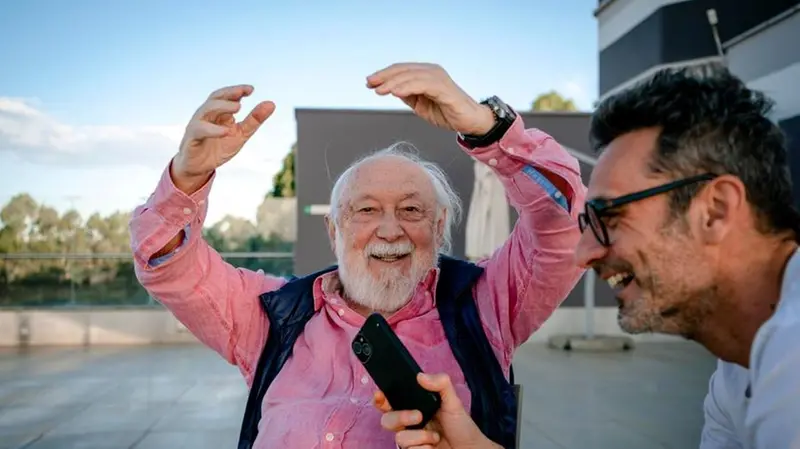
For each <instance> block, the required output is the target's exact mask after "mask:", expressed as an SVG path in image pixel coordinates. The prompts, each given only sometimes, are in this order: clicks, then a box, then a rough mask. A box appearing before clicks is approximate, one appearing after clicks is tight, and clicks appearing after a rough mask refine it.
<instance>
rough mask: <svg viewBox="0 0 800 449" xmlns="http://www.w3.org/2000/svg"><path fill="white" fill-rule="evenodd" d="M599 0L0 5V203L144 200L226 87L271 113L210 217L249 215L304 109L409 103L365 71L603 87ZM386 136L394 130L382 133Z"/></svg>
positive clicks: (225, 172) (520, 92) (528, 86)
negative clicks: (380, 88) (433, 66)
mask: <svg viewBox="0 0 800 449" xmlns="http://www.w3.org/2000/svg"><path fill="white" fill-rule="evenodd" d="M596 4H597V2H596V0H539V1H532V0H527V1H495V2H489V1H482V2H479V1H473V0H461V1H451V0H437V1H422V0H405V1H403V2H393V1H392V2H390V1H383V2H380V1H371V2H367V1H364V0H349V1H345V2H325V1H318V0H306V1H303V2H294V3H292V4H290V2H268V1H263V0H261V1H249V0H248V1H238V2H232V3H229V2H220V1H218V0H215V1H207V0H192V1H188V0H187V1H185V2H184V1H177V0H170V1H164V0H161V1H155V0H138V1H132V0H118V1H107V0H104V1H101V0H72V1H69V2H62V1H55V0H49V1H48V0H28V1H25V2H2V3H0V42H3V43H4V45H2V46H0V61H2V69H0V167H2V176H0V203H3V204H4V203H5V202H7V201H8V199H9V198H10V197H11V196H13V195H14V194H16V193H19V192H29V193H31V194H32V195H33V196H34V198H36V199H37V200H39V201H42V202H44V203H46V204H48V205H51V206H54V207H56V208H58V209H59V210H64V209H66V208H68V207H69V206H70V204H74V205H75V207H76V208H78V210H79V211H80V212H81V213H82V214H84V216H86V215H88V213H90V212H92V211H100V212H102V213H104V214H106V213H110V212H112V211H114V210H120V209H121V210H127V209H131V208H133V207H134V206H135V205H136V204H138V203H139V202H140V201H141V200H142V198H144V197H147V196H148V195H149V194H150V192H151V191H152V189H153V188H154V187H155V183H156V182H157V180H158V177H159V176H160V174H161V171H162V170H163V168H164V167H165V166H166V164H167V163H168V161H169V159H170V157H171V156H172V155H173V154H174V152H175V151H176V149H177V144H178V141H179V140H180V137H181V134H182V128H183V127H184V126H185V124H186V121H187V120H188V119H189V117H190V116H191V114H192V113H193V112H194V110H195V109H196V108H197V107H198V106H199V105H200V104H201V103H202V102H203V101H204V100H205V98H206V97H207V96H208V94H209V93H210V92H211V91H213V90H215V89H216V88H218V87H222V86H226V85H231V84H238V83H249V84H252V85H254V86H255V92H254V94H253V96H252V98H250V99H248V100H246V101H245V103H244V109H249V108H250V107H252V106H253V105H254V104H255V102H256V101H260V100H265V99H269V100H273V101H274V102H275V103H276V104H277V111H276V113H275V115H274V116H273V117H272V118H271V119H270V120H269V122H268V123H267V124H265V125H264V126H263V127H262V129H261V130H260V131H259V133H258V134H257V135H256V136H255V137H254V138H253V139H252V140H251V142H249V143H248V144H247V146H246V147H245V148H244V149H243V150H242V152H241V153H240V154H239V155H238V156H237V157H236V158H235V159H234V160H233V161H231V162H230V163H229V165H226V166H225V167H223V168H222V169H221V170H220V172H219V174H218V177H217V181H216V183H215V186H214V190H213V191H212V196H211V199H210V210H209V218H208V220H209V221H208V224H211V223H213V222H214V221H216V220H218V219H219V218H221V217H222V216H224V215H225V214H233V215H237V216H242V217H245V218H248V219H254V217H255V211H256V207H257V205H258V204H259V203H260V201H261V199H262V198H263V196H264V194H265V193H266V192H267V190H268V189H269V186H270V183H271V178H272V175H273V174H274V172H275V171H277V170H278V168H279V167H280V160H281V158H282V157H283V156H284V155H285V153H286V152H287V151H288V149H289V147H290V145H291V144H292V142H294V140H295V121H294V108H295V107H320V108H329V107H333V108H337V107H347V108H380V109H387V108H389V109H401V108H405V106H404V105H403V104H402V103H401V102H400V101H399V100H397V99H394V98H382V97H378V96H376V95H375V94H374V93H373V92H371V91H369V90H368V89H367V88H366V87H365V77H366V76H367V75H369V74H370V73H372V72H374V71H375V70H378V69H380V68H382V67H384V66H386V65H389V64H391V63H394V62H401V61H424V62H435V63H438V64H440V65H442V66H443V67H444V68H445V69H446V70H448V72H449V73H450V74H451V76H452V77H453V78H454V79H455V81H456V82H457V83H459V84H460V85H461V86H462V87H463V88H464V89H465V90H466V91H467V92H469V93H470V94H471V95H472V96H474V97H476V98H477V97H485V96H488V95H493V94H496V95H499V96H500V97H501V98H503V99H504V100H505V101H506V102H508V103H509V104H511V105H512V106H515V107H517V108H528V107H529V106H530V102H531V101H532V100H533V98H535V97H536V96H537V95H538V94H539V93H542V92H545V91H547V90H550V89H556V90H559V91H560V92H562V93H563V94H565V95H566V96H569V97H572V98H573V99H574V100H575V101H576V102H577V104H578V105H579V106H580V107H581V108H583V109H589V108H591V103H592V101H594V99H595V98H596V96H597V25H596V23H595V20H594V17H593V16H592V10H593V8H594V7H595V6H596ZM388 143H390V142H387V144H388Z"/></svg>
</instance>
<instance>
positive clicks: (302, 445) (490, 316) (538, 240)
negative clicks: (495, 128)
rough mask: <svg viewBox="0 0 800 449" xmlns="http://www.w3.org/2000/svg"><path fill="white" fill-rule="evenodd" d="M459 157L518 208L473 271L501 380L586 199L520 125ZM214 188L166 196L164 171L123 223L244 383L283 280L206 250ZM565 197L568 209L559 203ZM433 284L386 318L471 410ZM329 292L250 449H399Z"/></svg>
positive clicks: (330, 280) (562, 279)
mask: <svg viewBox="0 0 800 449" xmlns="http://www.w3.org/2000/svg"><path fill="white" fill-rule="evenodd" d="M463 149H464V151H466V152H467V153H468V154H470V155H471V156H473V157H474V158H476V159H477V160H479V161H481V162H483V163H486V164H488V165H489V166H491V167H492V168H493V169H494V170H495V171H496V173H497V174H498V175H499V177H500V179H501V181H502V183H503V185H504V186H505V188H506V191H507V194H508V198H509V201H510V203H511V204H512V206H513V207H515V208H516V209H517V211H518V212H519V221H518V222H517V225H516V226H515V228H514V230H513V232H512V234H511V236H510V237H509V239H508V241H507V242H506V243H505V244H504V245H503V246H502V247H501V248H500V249H499V250H498V251H497V252H496V253H495V254H494V255H493V256H492V257H491V258H490V259H487V260H484V261H481V262H480V263H479V264H480V265H481V266H483V267H484V269H485V271H484V274H483V275H482V276H481V277H480V279H479V280H478V282H477V283H476V284H475V286H474V287H473V289H474V290H473V294H474V296H475V298H476V301H477V303H478V309H479V312H480V315H481V318H482V321H483V326H484V329H485V331H486V335H487V337H488V338H489V341H490V342H491V344H492V347H493V349H494V351H495V353H496V355H497V357H498V360H499V361H500V365H501V366H502V367H503V370H504V371H505V372H506V374H508V368H509V365H510V364H511V359H512V356H513V353H514V350H515V349H516V348H517V347H518V346H519V345H520V344H522V343H524V342H525V341H526V340H527V339H528V337H530V336H531V334H532V333H533V332H534V331H535V330H536V329H538V328H539V327H540V326H541V325H542V323H543V322H544V321H545V320H547V319H548V318H549V317H550V315H551V314H552V313H553V311H554V310H555V309H556V308H557V307H558V306H559V305H560V304H561V302H562V301H563V300H564V299H565V298H566V296H567V294H568V293H569V292H570V291H571V290H572V289H573V287H574V286H575V284H576V283H577V281H578V280H579V278H580V276H581V274H582V270H581V269H579V268H578V267H577V266H576V265H575V263H574V261H573V249H574V247H575V246H576V245H577V242H578V238H579V231H578V228H577V219H576V216H577V213H578V209H579V207H576V205H581V204H582V203H583V200H584V196H585V193H586V191H585V187H584V186H583V184H582V183H581V178H580V174H579V167H578V162H577V161H576V160H575V159H574V158H573V157H572V156H570V155H569V154H568V153H567V152H566V151H564V150H563V149H562V148H561V146H560V145H559V144H558V143H556V142H555V141H554V140H553V139H552V138H551V137H550V136H548V135H547V134H545V133H543V132H541V131H539V130H535V129H529V130H525V128H524V124H523V123H522V119H521V118H519V117H518V118H517V121H516V123H515V124H514V125H513V126H512V128H511V129H510V130H509V131H508V132H507V133H506V135H505V136H504V137H503V139H502V140H501V141H500V142H498V143H497V144H494V145H492V146H490V147H486V148H478V149H474V150H469V149H467V148H463ZM542 174H545V175H546V177H547V178H548V179H553V180H554V181H555V182H554V184H555V185H559V186H561V190H560V191H559V190H555V189H552V187H553V186H552V185H549V187H550V191H549V192H548V188H547V187H548V183H547V181H544V183H543V182H542V181H543V178H542ZM213 179H214V178H213V177H212V179H211V180H210V181H209V182H208V183H207V185H205V186H204V187H203V188H202V189H200V190H199V191H197V192H196V193H194V194H193V195H191V196H187V195H185V194H184V193H182V192H180V191H179V190H177V189H176V188H175V186H174V185H173V183H172V181H171V179H170V175H169V169H167V170H165V171H164V174H163V176H162V178H161V181H160V182H159V184H158V186H157V187H156V191H155V193H154V194H153V195H152V196H151V197H150V198H149V200H148V201H147V203H146V204H144V205H143V206H140V207H138V208H137V209H136V211H135V213H134V216H133V218H132V220H131V223H130V230H131V244H132V248H133V252H134V258H135V267H136V274H137V276H138V278H139V281H140V282H141V283H142V285H143V286H144V287H145V288H146V289H147V291H148V292H149V293H150V294H151V295H152V296H153V297H154V298H156V299H158V300H159V301H160V302H161V303H162V304H163V305H164V306H165V307H167V308H168V309H169V310H170V311H171V312H172V313H173V314H174V315H175V316H176V317H177V319H178V320H180V321H181V322H182V323H183V324H185V325H186V327H187V328H188V329H189V330H190V331H191V332H192V333H193V334H194V335H195V336H196V337H197V338H198V339H199V340H200V341H202V342H203V343H204V344H206V345H207V346H209V347H210V348H211V349H213V350H214V351H216V352H217V353H219V354H220V355H221V356H222V357H224V358H225V360H227V361H228V362H230V363H232V364H234V365H236V366H237V367H238V368H239V370H240V371H241V373H242V375H243V376H244V378H245V381H246V382H247V385H248V386H250V385H251V383H252V377H253V373H254V370H255V366H256V363H257V361H258V358H259V355H260V354H261V350H262V348H263V347H264V343H265V340H266V338H267V333H268V329H269V322H268V320H267V317H266V315H265V314H264V312H263V311H262V310H261V307H260V304H259V300H258V296H259V295H260V294H262V293H264V292H267V291H272V290H275V289H277V288H279V287H281V286H282V285H283V284H284V283H285V280H284V279H282V278H278V277H275V276H270V275H269V274H265V273H262V272H253V271H249V270H244V269H238V268H236V267H233V266H231V265H229V264H228V263H226V262H225V261H224V260H223V259H222V258H221V257H220V256H219V255H218V254H217V253H216V252H215V251H214V250H213V249H211V248H210V247H209V246H208V245H207V244H206V242H205V241H203V240H202V238H201V235H202V232H201V228H202V225H203V221H204V219H205V215H206V209H207V204H208V203H207V198H208V193H209V189H210V188H211V185H212V183H213ZM564 196H565V197H566V199H567V200H568V202H567V203H565V204H567V208H565V207H564V206H562V205H560V204H559V201H561V202H563V200H564V198H563V197H564ZM186 226H188V227H189V230H190V232H189V241H188V242H185V243H184V245H183V246H182V247H181V249H180V250H179V251H178V252H177V253H175V254H174V255H173V256H172V257H171V258H170V259H169V260H167V261H166V262H164V263H162V264H159V265H157V266H154V265H153V264H151V263H150V261H151V259H152V257H153V255H154V254H155V253H156V252H157V251H158V250H160V249H161V248H162V247H164V245H166V244H167V243H168V242H169V241H170V240H171V239H172V238H173V237H174V236H175V235H177V234H178V233H179V232H180V230H181V229H184V227H186ZM437 278H438V270H433V271H432V272H431V273H430V274H429V275H428V276H427V278H426V279H425V280H424V281H423V282H422V283H421V284H420V285H419V287H418V288H417V290H416V293H415V294H414V296H413V298H412V300H411V301H410V302H409V303H408V304H407V305H406V306H405V307H403V308H402V309H401V310H399V311H398V312H396V313H395V314H394V315H392V316H391V317H389V318H388V321H389V323H390V324H391V326H392V328H393V329H394V330H395V332H396V333H397V334H398V336H399V337H400V339H401V340H402V341H403V343H405V345H406V346H407V347H408V349H409V351H410V352H411V354H412V355H413V356H414V357H415V358H416V360H417V361H418V362H419V364H420V366H421V367H422V369H423V370H424V371H426V372H434V373H436V372H446V373H448V374H449V375H450V376H451V378H452V379H453V383H454V384H455V387H456V389H457V391H458V394H459V396H460V397H461V400H462V401H463V402H464V404H465V406H466V407H469V405H470V399H471V397H470V392H469V389H468V387H467V385H466V382H465V379H464V375H463V373H462V372H461V370H460V368H459V366H458V362H457V361H456V360H455V358H454V357H453V354H452V352H451V351H450V347H449V344H448V342H447V338H446V337H445V334H444V330H443V329H442V327H441V324H440V322H439V316H438V313H437V309H436V306H435V304H436V297H435V291H436V288H435V287H436V281H437ZM337 285H338V280H337V276H336V272H332V273H328V274H326V275H323V276H320V277H319V278H318V279H317V280H316V282H315V284H314V296H315V298H316V308H317V314H316V315H315V316H314V317H313V318H311V320H310V321H309V322H308V325H307V326H306V328H305V332H304V333H303V334H302V335H301V336H300V338H299V339H298V340H297V343H296V344H295V347H294V352H293V356H292V357H291V358H290V359H289V360H288V361H287V363H286V365H285V366H284V368H283V370H282V371H281V372H280V374H279V375H278V377H277V378H276V379H275V382H274V383H273V384H272V386H271V387H270V389H269V390H268V391H267V394H266V397H265V399H264V402H263V404H262V418H261V422H260V425H259V434H258V439H257V440H256V443H255V448H256V449H267V448H286V449H291V448H298V449H308V448H316V447H320V448H322V447H324V448H353V449H355V448H365V447H370V448H395V447H396V445H395V444H394V435H393V434H392V433H390V432H387V431H385V430H383V429H382V428H381V426H380V413H379V412H378V411H377V410H375V409H374V408H373V406H372V396H373V393H374V392H375V390H376V386H375V385H374V383H373V382H372V379H371V378H370V377H369V376H368V375H367V373H366V371H365V370H364V368H363V367H362V366H361V364H360V363H359V361H358V360H357V359H356V357H355V356H354V355H353V353H352V352H351V349H350V342H351V340H352V338H353V337H354V336H355V334H356V332H357V331H358V329H359V327H360V326H361V324H362V323H363V322H364V317H362V316H361V315H359V314H357V313H355V312H354V311H352V310H350V309H349V308H348V307H347V305H346V304H345V302H344V301H343V300H342V298H341V297H340V296H339V293H338V292H337Z"/></svg>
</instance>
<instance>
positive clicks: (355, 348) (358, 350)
mask: <svg viewBox="0 0 800 449" xmlns="http://www.w3.org/2000/svg"><path fill="white" fill-rule="evenodd" d="M361 351H362V347H361V343H360V342H357V341H355V342H353V352H355V353H356V355H361Z"/></svg>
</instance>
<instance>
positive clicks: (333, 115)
mask: <svg viewBox="0 0 800 449" xmlns="http://www.w3.org/2000/svg"><path fill="white" fill-rule="evenodd" d="M295 115H296V120H297V135H298V148H297V156H296V157H297V159H296V163H297V200H298V204H297V210H298V216H297V232H298V239H297V242H296V245H295V272H296V273H297V274H298V275H302V274H308V273H312V272H314V271H316V270H319V269H322V268H324V267H326V266H328V265H330V264H333V263H334V262H335V257H334V255H333V252H332V251H331V249H330V244H329V241H328V236H327V234H326V232H325V227H324V219H323V216H322V215H307V214H305V213H304V212H303V211H304V209H305V208H306V207H307V206H309V205H315V204H324V205H327V204H328V203H329V200H330V191H331V187H332V186H333V183H334V182H335V180H336V178H337V177H338V176H339V174H340V173H342V172H343V171H344V170H345V169H346V167H347V166H349V165H350V163H351V162H352V161H354V160H356V159H358V158H359V157H362V156H363V155H366V154H368V153H369V152H372V151H376V150H379V149H381V148H385V147H387V146H389V145H391V144H392V143H395V142H398V141H407V142H410V143H412V144H413V145H415V146H416V148H417V149H418V150H419V152H420V155H421V156H422V157H423V158H425V159H428V160H431V161H434V162H436V163H438V164H439V165H440V166H442V167H444V169H445V170H446V172H447V174H448V176H449V177H450V178H451V181H452V183H453V185H454V188H455V190H456V191H457V192H458V194H459V196H460V197H461V200H462V204H463V206H464V214H463V217H464V220H462V222H461V225H460V226H458V228H457V229H456V230H455V232H454V233H453V235H454V245H453V253H452V255H453V256H454V257H459V258H463V257H464V246H465V244H464V241H465V224H466V222H465V219H466V217H467V216H468V212H469V211H468V207H469V202H470V201H469V200H470V197H471V195H472V188H473V181H474V172H473V170H474V166H473V160H472V159H471V158H470V157H469V156H467V155H466V154H465V153H464V152H463V151H462V150H461V149H460V148H459V147H458V145H457V143H456V140H455V135H454V134H453V133H452V132H447V131H443V130H440V129H437V128H435V127H433V126H430V125H428V124H427V123H425V122H424V121H422V120H420V119H419V118H417V117H416V116H414V115H413V114H412V113H410V112H406V111H369V110H326V109H298V110H297V111H296V114H295ZM523 118H524V120H525V123H526V126H527V127H529V128H530V127H536V128H540V129H543V130H546V131H547V132H548V133H550V134H551V135H552V136H554V137H555V138H556V140H558V141H559V142H560V143H561V144H562V145H564V146H567V147H570V148H574V149H576V150H578V151H581V152H584V153H586V154H590V150H589V142H588V133H589V119H590V116H589V114H564V113H537V114H523ZM581 172H582V178H583V180H584V183H588V179H589V175H590V173H591V167H590V166H589V165H587V164H585V163H581ZM511 218H512V223H513V222H514V221H515V220H516V214H515V213H513V212H511ZM595 289H596V302H597V303H598V305H606V306H611V305H614V304H616V303H615V301H614V300H613V298H612V296H611V292H610V289H609V288H608V287H607V285H606V284H605V283H604V282H601V283H598V284H597V286H596V287H595ZM582 304H583V286H582V284H580V285H579V286H578V287H577V288H576V289H575V290H574V291H573V292H572V294H570V297H569V298H568V299H567V301H566V302H565V306H567V307H571V306H578V305H582Z"/></svg>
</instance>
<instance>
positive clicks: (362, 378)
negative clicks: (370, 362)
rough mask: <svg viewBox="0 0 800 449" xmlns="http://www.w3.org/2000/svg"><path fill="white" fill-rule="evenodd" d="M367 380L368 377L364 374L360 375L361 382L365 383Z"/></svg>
mask: <svg viewBox="0 0 800 449" xmlns="http://www.w3.org/2000/svg"><path fill="white" fill-rule="evenodd" d="M367 382H369V377H367V376H366V375H364V376H361V383H362V384H364V385H366V384H367Z"/></svg>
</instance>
